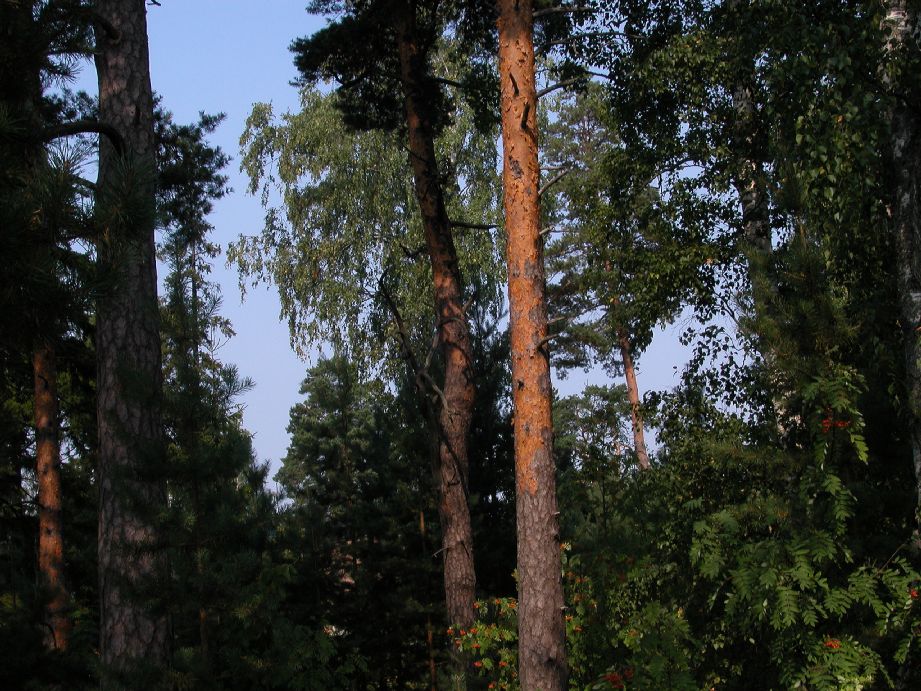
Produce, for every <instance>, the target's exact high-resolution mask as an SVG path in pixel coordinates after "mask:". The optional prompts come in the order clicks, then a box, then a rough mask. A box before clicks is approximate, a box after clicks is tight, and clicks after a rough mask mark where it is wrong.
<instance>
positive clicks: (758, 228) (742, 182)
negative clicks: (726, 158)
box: [732, 85, 772, 356]
mask: <svg viewBox="0 0 921 691" xmlns="http://www.w3.org/2000/svg"><path fill="white" fill-rule="evenodd" d="M732 105H733V109H734V110H735V116H736V119H735V123H734V125H733V147H734V149H735V151H736V154H737V155H738V156H739V162H738V167H737V170H736V174H735V175H734V176H733V185H734V187H735V188H736V192H737V193H738V195H739V202H740V203H741V206H742V233H743V238H744V242H745V254H746V257H747V259H748V279H749V283H750V284H751V289H752V300H753V303H754V316H755V319H756V320H757V319H759V318H761V317H762V316H763V315H764V314H765V307H766V304H767V300H768V297H767V296H768V293H769V291H770V289H769V286H768V285H767V280H768V279H767V276H766V274H765V271H766V269H767V265H768V262H769V261H770V257H771V251H772V247H771V223H770V218H769V216H768V201H767V193H766V190H765V173H764V164H763V163H762V162H761V161H760V160H759V158H758V157H757V156H756V154H755V151H754V149H755V146H756V145H755V141H754V139H755V134H754V133H755V130H756V123H755V107H754V103H753V102H752V95H751V91H750V90H749V88H748V87H747V86H744V85H739V86H737V87H736V89H735V90H734V92H733V94H732ZM762 350H763V348H762ZM762 355H763V356H765V353H764V352H762Z"/></svg>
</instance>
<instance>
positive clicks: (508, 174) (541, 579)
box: [498, 0, 567, 691]
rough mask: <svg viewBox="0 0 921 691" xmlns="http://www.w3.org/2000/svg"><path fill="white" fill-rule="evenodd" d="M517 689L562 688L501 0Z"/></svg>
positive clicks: (525, 37) (532, 97) (517, 34)
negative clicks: (516, 620) (516, 567)
mask: <svg viewBox="0 0 921 691" xmlns="http://www.w3.org/2000/svg"><path fill="white" fill-rule="evenodd" d="M498 9H499V81H500V85H501V100H500V111H501V114H502V145H503V187H504V192H505V225H506V231H507V233H508V248H507V253H508V281H509V285H508V294H509V333H510V338H511V353H512V398H513V403H514V411H515V419H514V432H515V491H516V495H515V496H516V512H517V524H518V594H519V596H518V600H519V609H518V658H519V678H520V682H521V688H522V689H528V690H529V691H559V690H561V689H564V688H566V683H567V682H566V680H567V669H566V645H565V628H564V623H563V586H562V581H561V577H560V568H561V563H560V541H559V540H560V538H559V527H558V524H559V517H558V512H557V503H556V478H555V469H554V463H553V422H552V416H551V400H552V389H551V384H550V357H549V351H548V348H547V304H546V299H545V288H546V286H545V276H544V257H543V247H542V244H541V239H540V226H539V221H540V200H539V190H540V187H539V185H540V168H539V165H538V151H537V93H536V88H535V74H534V42H533V29H534V16H533V6H532V2H531V0H498Z"/></svg>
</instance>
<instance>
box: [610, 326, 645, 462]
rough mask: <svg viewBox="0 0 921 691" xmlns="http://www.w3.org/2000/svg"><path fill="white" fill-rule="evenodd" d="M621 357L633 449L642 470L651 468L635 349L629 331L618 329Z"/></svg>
mask: <svg viewBox="0 0 921 691" xmlns="http://www.w3.org/2000/svg"><path fill="white" fill-rule="evenodd" d="M617 342H618V345H620V357H621V359H622V360H623V362H624V377H625V378H626V380H627V400H628V401H629V402H630V421H631V424H632V427H633V450H634V452H635V453H636V461H637V463H638V464H639V466H640V470H649V454H648V453H647V451H646V435H645V431H644V429H643V411H642V409H641V408H640V389H639V387H638V386H637V385H636V367H635V366H634V364H633V349H632V348H631V347H630V338H629V336H627V332H626V331H625V330H624V329H622V328H620V329H618V330H617Z"/></svg>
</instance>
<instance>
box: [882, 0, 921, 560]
mask: <svg viewBox="0 0 921 691" xmlns="http://www.w3.org/2000/svg"><path fill="white" fill-rule="evenodd" d="M885 9H886V16H885V19H884V20H883V28H884V31H885V32H886V46H885V49H886V51H887V52H888V53H889V54H890V56H891V57H892V58H893V59H894V60H895V61H896V62H898V61H900V60H904V59H905V57H907V56H906V55H904V53H906V52H907V51H910V50H914V46H915V45H916V43H915V42H916V41H917V40H918V33H919V32H921V26H919V21H918V19H919V18H918V10H917V4H916V3H912V2H910V1H909V0H889V1H888V2H887V3H886V5H885ZM905 72H906V70H905V69H904V67H903V69H902V70H901V73H902V74H904V75H905V77H908V79H907V80H906V79H905V78H904V77H903V78H901V79H899V78H896V79H892V78H891V77H890V76H889V75H887V76H886V80H887V82H888V84H889V87H890V88H891V89H892V91H893V93H892V97H893V101H894V105H893V107H892V110H891V111H890V115H889V117H890V128H891V145H890V149H889V168H890V175H891V177H890V181H891V182H890V185H891V188H890V200H889V213H890V217H891V222H890V227H891V230H892V237H893V243H894V246H895V250H896V261H897V269H896V270H897V276H898V279H897V280H898V292H899V312H900V316H901V322H902V329H903V331H904V333H905V344H904V349H905V352H904V357H905V370H906V371H905V375H906V389H907V391H908V432H909V438H910V439H911V453H912V463H913V467H914V473H915V492H916V495H917V503H916V516H915V524H916V533H915V545H916V546H918V547H919V548H921V361H919V358H921V343H919V336H921V182H919V174H921V118H919V117H918V110H917V99H918V96H919V94H917V93H909V92H906V90H905V88H904V86H903V83H904V82H905V81H908V82H909V83H910V82H911V81H912V79H911V78H912V75H909V74H905Z"/></svg>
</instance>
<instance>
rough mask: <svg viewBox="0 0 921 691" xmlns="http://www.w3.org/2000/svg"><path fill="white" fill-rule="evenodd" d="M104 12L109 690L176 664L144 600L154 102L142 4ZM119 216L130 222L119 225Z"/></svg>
mask: <svg viewBox="0 0 921 691" xmlns="http://www.w3.org/2000/svg"><path fill="white" fill-rule="evenodd" d="M96 10H97V11H98V13H99V14H100V15H101V16H102V17H103V18H104V19H105V21H106V23H107V24H108V25H111V26H112V27H115V29H116V30H117V33H118V40H117V41H113V40H112V39H111V38H110V36H109V33H108V32H106V31H100V30H97V32H96V34H97V35H96V39H97V48H98V50H97V53H96V70H97V74H98V78H99V115H100V119H101V120H103V121H104V122H106V123H109V124H110V125H112V126H113V127H115V128H116V129H117V130H118V132H119V134H120V135H121V137H122V139H123V141H124V144H125V154H124V156H120V155H119V154H118V152H116V151H115V149H114V148H113V147H112V145H111V144H110V143H109V142H108V141H106V140H105V139H102V140H101V141H100V144H99V181H98V189H99V195H100V198H101V199H102V200H103V208H102V209H101V210H100V211H99V212H97V213H98V214H99V217H100V219H101V220H100V223H101V224H103V227H101V228H99V231H100V239H99V241H98V242H97V252H98V258H99V263H100V266H101V268H102V270H103V271H104V272H105V274H106V275H109V276H110V277H111V280H112V285H111V286H110V287H109V289H108V290H106V291H105V292H104V294H103V295H101V296H100V298H99V300H98V303H97V329H96V334H97V338H96V350H97V391H98V399H97V414H98V429H99V469H98V489H99V544H98V557H99V596H100V656H101V661H102V664H103V667H104V669H103V672H104V674H103V684H102V685H103V688H124V686H125V682H124V680H123V677H122V675H123V674H125V673H126V672H130V670H131V669H132V668H133V667H134V666H136V665H137V664H139V663H143V664H144V665H146V666H153V667H158V666H163V665H165V664H166V661H167V657H168V636H167V634H168V629H167V621H166V618H165V616H164V615H163V614H162V613H160V612H155V611H150V609H149V608H148V607H145V606H144V605H143V604H142V603H141V601H140V599H139V598H138V597H137V594H136V592H135V591H136V590H137V589H138V588H143V587H144V586H145V585H149V584H150V583H151V582H153V580H154V579H157V578H161V577H163V575H164V573H165V569H164V565H165V562H164V558H163V556H162V555H161V554H159V553H158V552H157V543H158V536H157V530H156V528H155V526H154V525H153V522H152V520H151V518H150V516H151V515H152V514H153V513H154V512H155V511H156V509H157V507H160V506H163V505H164V504H165V493H164V488H163V487H162V485H161V483H159V482H157V481H152V480H150V479H149V477H145V466H148V464H149V463H150V462H151V461H152V460H154V459H156V458H157V457H158V456H159V454H160V452H161V450H162V449H161V447H162V438H161V434H162V433H161V427H160V389H161V372H160V336H159V317H158V304H157V275H156V265H155V250H154V214H153V207H154V192H155V188H154V171H155V147H154V133H153V95H152V92H151V86H150V72H149V66H148V48H147V17H146V8H145V3H144V0H98V2H97V3H96ZM116 190H118V192H116ZM126 196H130V200H128V199H126V198H124V197H126ZM113 204H118V205H123V206H124V208H125V210H126V211H127V213H121V214H116V213H113V212H112V210H111V208H107V206H108V205H113Z"/></svg>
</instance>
